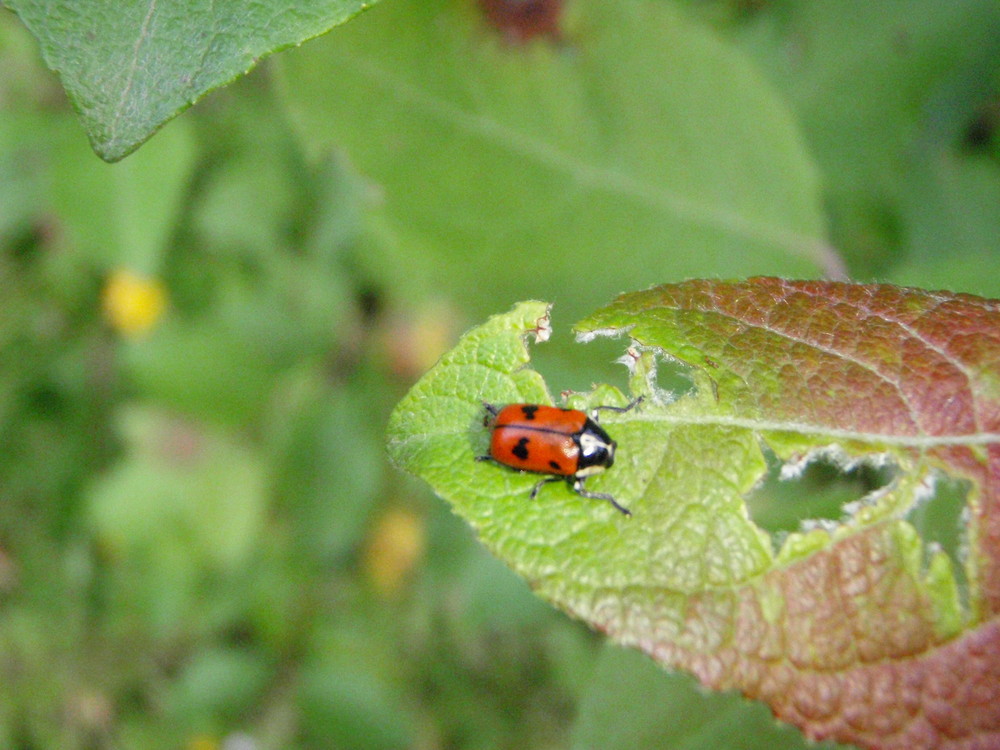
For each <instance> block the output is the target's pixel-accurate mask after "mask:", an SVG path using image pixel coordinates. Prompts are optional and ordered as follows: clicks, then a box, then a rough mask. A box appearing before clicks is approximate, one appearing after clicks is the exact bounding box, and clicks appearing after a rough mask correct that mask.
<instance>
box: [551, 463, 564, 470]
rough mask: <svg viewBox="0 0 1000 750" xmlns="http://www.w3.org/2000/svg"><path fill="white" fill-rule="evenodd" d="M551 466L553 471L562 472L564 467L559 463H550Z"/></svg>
mask: <svg viewBox="0 0 1000 750" xmlns="http://www.w3.org/2000/svg"><path fill="white" fill-rule="evenodd" d="M549 466H551V467H552V470H553V471H562V466H560V465H559V462H558V461H549Z"/></svg>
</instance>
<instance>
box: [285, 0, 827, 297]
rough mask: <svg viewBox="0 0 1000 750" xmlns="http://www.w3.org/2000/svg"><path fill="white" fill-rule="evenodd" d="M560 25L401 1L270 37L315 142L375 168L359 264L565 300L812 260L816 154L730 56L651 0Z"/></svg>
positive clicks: (464, 288)
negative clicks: (560, 30) (307, 38)
mask: <svg viewBox="0 0 1000 750" xmlns="http://www.w3.org/2000/svg"><path fill="white" fill-rule="evenodd" d="M566 24H567V28H566V29H565V33H564V37H565V39H564V42H563V43H562V44H560V45H555V44H545V43H534V44H530V45H525V46H512V45H510V44H507V43H505V42H504V41H503V40H502V39H501V38H500V37H499V36H497V35H495V34H494V33H493V31H492V30H490V29H489V28H488V27H487V25H486V22H485V21H484V20H483V19H482V18H481V17H480V16H479V15H478V14H477V13H476V12H475V11H474V9H473V8H472V4H471V3H468V4H456V3H452V2H447V1H446V0H397V1H396V2H392V3H384V4H382V5H380V6H379V7H377V8H375V9H373V10H372V11H371V12H370V13H367V14H365V16H364V17H362V18H359V19H358V20H357V21H356V22H354V23H352V24H350V26H349V27H347V28H345V29H343V30H342V31H341V32H338V33H337V34H335V35H331V36H329V37H328V38H326V39H324V40H322V41H321V42H319V43H317V44H314V45H310V46H309V47H308V48H306V49H303V50H301V51H297V52H295V53H294V54H290V55H287V56H284V57H283V58H282V60H281V61H280V63H279V65H278V66H277V69H278V71H279V74H281V76H282V80H283V83H284V90H285V95H286V98H287V101H288V103H289V106H290V108H291V110H292V111H293V113H294V115H295V120H296V122H297V123H298V127H299V129H300V131H301V132H302V133H303V136H304V139H305V140H306V141H307V142H308V143H309V144H310V145H311V147H312V150H313V151H314V152H316V153H320V154H324V153H327V152H329V151H330V150H331V149H334V148H345V149H347V151H348V153H349V155H350V160H351V162H352V163H353V164H355V165H356V166H357V167H358V169H359V171H361V172H362V173H363V174H365V175H366V176H368V177H369V178H371V180H372V181H373V182H374V183H375V185H376V186H377V188H378V195H379V198H380V206H381V210H379V211H378V212H377V213H376V218H375V219H374V220H373V226H372V230H371V234H372V237H371V238H370V244H369V245H368V246H366V247H365V248H364V252H363V253H359V261H360V262H361V263H364V264H365V266H366V267H367V269H368V271H369V273H370V274H372V276H373V278H376V279H380V280H382V281H383V282H384V283H385V285H386V286H387V287H390V288H393V289H398V290H400V291H399V294H400V295H401V296H403V295H406V294H410V295H413V296H420V295H428V294H433V295H436V296H440V295H441V294H442V292H443V293H446V294H448V295H449V296H450V297H452V298H453V299H455V300H457V301H458V302H459V303H460V305H461V306H462V307H463V308H464V309H468V310H478V311H482V312H484V313H485V311H486V309H487V308H486V307H485V306H486V305H487V304H490V305H495V304H496V301H497V300H498V299H499V300H501V301H506V300H509V301H511V302H513V301H514V300H517V299H523V298H524V297H525V296H535V297H538V298H549V299H559V300H560V310H561V311H562V312H564V313H569V314H576V315H582V314H583V313H584V312H585V311H586V310H588V309H590V308H591V304H590V300H591V299H594V298H596V299H603V298H607V297H609V296H610V295H612V294H616V293H618V292H619V291H620V290H621V289H622V288H623V287H633V288H641V287H643V286H646V285H648V284H650V283H653V282H654V281H657V280H661V279H662V278H664V277H665V276H669V277H688V276H696V275H706V274H707V275H712V274H722V273H725V274H734V273H737V274H738V273H760V272H762V271H765V272H771V273H788V274H806V275H808V274H814V273H816V272H817V270H818V269H819V268H822V267H825V266H826V265H827V264H828V261H829V258H828V257H827V255H826V246H825V243H824V230H823V217H822V211H821V206H820V202H819V197H818V196H819V184H818V180H817V175H816V171H815V168H814V165H813V163H812V161H811V160H810V158H809V156H808V154H807V153H806V151H805V149H804V148H803V144H802V139H801V137H800V134H799V132H798V130H797V128H796V125H795V123H794V121H793V120H792V118H791V117H790V116H789V113H788V111H787V109H786V108H785V106H784V104H783V102H782V101H781V100H780V99H779V98H778V97H777V96H776V95H775V93H774V92H773V90H772V89H771V88H770V87H769V86H768V85H767V84H766V82H765V81H764V80H763V78H762V77H761V76H760V75H759V74H758V73H757V71H756V69H755V68H754V67H753V65H752V64H751V63H750V62H749V61H748V59H747V58H745V57H743V56H742V55H740V54H739V53H738V52H737V51H736V50H735V49H734V48H733V47H731V46H727V45H725V44H723V43H722V42H720V41H719V40H718V39H717V38H715V37H714V36H712V35H711V34H709V33H708V32H707V31H706V29H705V28H703V27H701V26H699V25H698V24H696V23H693V22H692V21H690V20H688V19H687V18H686V17H685V16H684V15H682V14H681V13H680V12H678V11H677V10H676V9H675V8H672V7H671V6H670V5H668V4H666V3H657V2H650V1H649V0H625V1H624V2H618V3H606V2H599V1H598V0H581V2H578V3H575V4H574V6H573V13H572V14H571V15H570V14H568V15H567V20H566ZM331 70H334V71H336V75H331V74H330V71H331ZM611 260H613V262H609V261H611ZM500 266H502V267H503V269H504V272H503V273H501V274H498V273H497V272H496V269H497V268H498V267H500ZM484 279H488V280H489V284H490V287H491V290H492V294H491V295H490V296H489V302H488V303H487V302H486V298H485V297H484V296H483V295H482V294H481V288H482V284H483V280H484Z"/></svg>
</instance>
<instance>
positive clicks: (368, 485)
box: [270, 376, 383, 565]
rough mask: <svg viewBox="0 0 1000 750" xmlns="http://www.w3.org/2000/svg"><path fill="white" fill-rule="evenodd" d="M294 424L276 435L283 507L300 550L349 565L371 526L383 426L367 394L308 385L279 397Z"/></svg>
mask: <svg viewBox="0 0 1000 750" xmlns="http://www.w3.org/2000/svg"><path fill="white" fill-rule="evenodd" d="M279 403H280V406H281V414H282V415H283V418H284V419H285V420H287V423H286V424H284V425H283V426H282V427H283V430H282V431H283V432H284V434H283V435H275V436H274V437H273V439H272V441H271V445H270V452H271V454H272V455H274V456H275V457H276V460H277V468H276V480H275V491H276V493H277V503H278V506H279V507H280V508H282V509H283V511H284V512H285V513H286V514H287V516H288V518H289V521H290V527H291V528H290V531H291V533H292V534H293V536H294V538H295V539H296V550H297V551H298V552H299V553H302V554H305V555H307V556H308V557H310V558H311V559H313V560H314V561H316V562H318V563H320V564H322V565H331V564H337V563H340V562H343V560H344V559H345V558H346V556H347V554H348V553H349V552H351V551H352V550H353V549H355V548H356V547H357V545H358V543H359V541H360V539H361V536H362V534H363V532H364V531H365V529H366V528H367V525H368V522H369V511H370V509H371V507H372V505H373V503H374V500H375V498H376V494H377V491H378V489H379V487H380V479H381V473H382V464H383V462H382V460H380V453H381V438H382V431H381V424H380V423H374V422H373V421H372V419H371V416H372V413H371V405H370V404H368V403H366V394H365V393H364V392H361V391H359V390H358V389H355V388H341V389H337V390H334V389H331V388H330V387H329V386H328V385H326V384H324V383H322V382H318V379H317V378H315V377H313V376H307V377H301V378H299V379H298V380H297V381H296V382H294V383H293V384H291V386H290V387H289V388H286V389H285V391H284V392H283V393H282V394H281V397H280V402H279Z"/></svg>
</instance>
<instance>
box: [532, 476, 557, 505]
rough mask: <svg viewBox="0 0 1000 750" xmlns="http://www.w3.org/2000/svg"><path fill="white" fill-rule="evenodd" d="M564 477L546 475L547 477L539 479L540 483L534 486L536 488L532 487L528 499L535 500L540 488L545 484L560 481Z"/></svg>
mask: <svg viewBox="0 0 1000 750" xmlns="http://www.w3.org/2000/svg"><path fill="white" fill-rule="evenodd" d="M562 478H563V477H546V478H545V479H541V480H539V481H538V483H537V484H536V485H535V486H534V488H532V490H531V494H530V495H528V499H529V500H534V499H535V495H537V494H538V490H540V489H542V485H543V484H548V483H549V482H558V481H559V480H560V479H562Z"/></svg>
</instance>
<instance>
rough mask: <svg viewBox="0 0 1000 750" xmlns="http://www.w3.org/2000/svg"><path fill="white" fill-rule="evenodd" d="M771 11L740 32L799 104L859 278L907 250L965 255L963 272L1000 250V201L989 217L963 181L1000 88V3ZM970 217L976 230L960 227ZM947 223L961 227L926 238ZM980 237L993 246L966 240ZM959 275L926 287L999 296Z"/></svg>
mask: <svg viewBox="0 0 1000 750" xmlns="http://www.w3.org/2000/svg"><path fill="white" fill-rule="evenodd" d="M768 10H769V12H765V13H757V14H753V15H752V16H751V17H750V19H749V20H748V21H747V22H746V23H744V24H741V25H739V26H737V27H736V28H735V31H736V34H735V37H736V38H737V39H739V40H740V42H741V46H742V48H743V49H744V50H745V51H746V52H747V53H748V54H750V55H751V56H752V57H753V58H754V60H756V61H757V62H758V63H759V64H760V66H761V69H762V70H763V71H765V72H766V73H767V74H768V75H769V76H770V78H771V80H773V81H774V82H775V83H776V85H777V86H778V88H779V89H780V90H781V91H782V93H783V94H784V95H785V97H786V98H787V101H788V103H789V105H790V106H791V107H792V108H793V110H794V111H795V112H796V114H797V116H798V120H799V122H800V123H801V128H802V131H803V133H804V135H805V138H806V139H807V141H808V143H809V145H810V148H811V150H812V153H813V154H815V157H816V160H817V161H818V162H819V164H820V167H821V168H822V170H823V180H824V183H825V189H826V193H827V200H828V203H829V213H830V217H831V227H832V232H833V235H834V240H835V241H836V243H837V244H838V246H839V247H840V248H841V250H842V252H843V253H844V255H845V257H847V259H848V260H849V262H850V264H851V267H852V269H853V270H854V272H855V274H857V275H861V276H864V277H867V276H871V275H877V276H878V277H880V278H885V277H886V274H887V271H889V269H891V266H892V263H893V261H895V260H896V259H897V258H898V256H899V254H900V252H901V251H903V252H906V251H909V252H911V253H912V252H914V251H915V252H916V254H917V255H918V256H919V257H920V258H921V259H922V261H930V260H931V258H932V256H940V255H948V256H958V257H955V262H956V265H957V266H958V267H959V268H963V267H969V266H972V265H975V263H976V262H977V261H978V260H979V259H982V254H983V253H984V252H986V253H990V254H993V255H994V256H995V255H996V254H997V253H998V252H1000V244H998V243H1000V241H998V239H997V237H998V236H1000V235H997V234H996V233H995V232H994V233H993V234H992V235H990V234H989V232H990V230H991V229H992V228H993V227H994V225H995V224H996V223H997V221H998V215H1000V208H997V206H996V204H993V205H988V206H986V207H985V210H984V211H983V212H981V213H979V210H980V209H981V208H983V196H982V195H981V194H979V193H977V192H976V191H969V192H957V191H953V189H952V186H953V185H954V182H955V179H956V177H957V175H956V172H962V171H965V170H966V169H969V170H978V169H979V167H976V166H975V165H974V164H973V165H969V167H967V168H966V167H963V166H961V165H960V164H959V162H960V161H961V160H962V159H963V158H964V157H966V156H967V154H963V153H961V149H962V147H963V140H964V138H965V133H966V130H967V129H968V128H969V127H970V124H971V123H972V122H973V121H974V120H975V118H976V117H977V114H978V113H979V112H980V111H981V109H982V108H983V107H984V105H986V104H987V103H988V102H989V101H991V100H992V99H995V98H996V96H997V90H998V89H997V86H998V68H997V62H996V61H997V59H998V54H1000V35H998V34H997V33H996V29H997V28H1000V5H997V3H995V2H992V0H958V1H957V2H950V3H940V2H936V0H916V1H913V0H889V1H888V2H881V3H879V4H878V5H877V6H876V5H873V4H871V3H866V2H863V1H861V0H847V1H846V2H838V3H815V2H809V1H808V0H805V1H804V2H791V3H783V4H781V5H780V6H770V7H769V8H768ZM993 171H994V173H995V172H996V171H998V170H997V168H996V164H995V163H994V165H993ZM995 179H996V177H995V175H994V177H993V180H995ZM969 187H971V185H970V186H969ZM989 192H993V190H992V189H990V190H989ZM942 198H943V199H944V201H943V203H942V204H940V205H939V203H938V201H940V200H941V199H942ZM966 201H967V204H966V205H964V206H963V205H962V204H963V203H965V202H966ZM960 216H961V217H964V218H965V219H967V220H968V221H969V224H968V226H967V227H965V228H962V227H959V226H957V224H958V222H957V220H958V219H959V217H960ZM937 219H944V220H945V221H944V226H950V225H953V229H954V230H955V231H954V232H953V233H951V232H945V234H946V235H947V236H946V237H944V238H941V237H936V238H935V241H934V243H933V244H931V245H928V244H925V243H924V242H923V240H924V239H926V233H927V232H928V230H929V226H928V222H934V221H935V220H937ZM943 228H944V227H940V229H943ZM970 234H971V235H975V237H976V238H977V239H980V240H981V239H983V238H985V240H986V242H985V244H982V243H981V242H980V243H975V242H973V243H969V244H966V243H965V242H964V240H966V239H972V238H971V237H970V236H969V235H970ZM942 239H943V240H944V241H943V242H941V240H942ZM911 242H912V243H913V244H914V246H913V247H912V248H911V247H908V245H909V244H910V243H911ZM966 254H968V255H969V257H968V258H965V257H964V256H965V255H966ZM977 255H978V256H979V258H977ZM904 262H910V261H909V260H907V261H904ZM914 270H915V271H918V269H914ZM942 270H944V269H942ZM959 274H960V275H954V276H952V277H951V278H953V279H954V282H949V281H948V279H947V277H946V278H945V279H943V280H940V281H934V280H933V278H931V279H930V280H929V281H927V282H926V283H929V284H930V285H932V286H941V285H943V284H944V285H949V286H952V287H953V288H954V286H955V285H956V284H958V283H960V282H965V281H968V282H971V283H972V286H970V287H965V286H960V288H961V290H962V291H972V292H977V291H978V292H983V293H990V292H995V291H996V287H988V286H985V287H984V285H983V284H982V283H976V282H975V279H974V277H972V276H971V275H969V274H965V273H962V272H961V271H960V272H959ZM928 276H929V274H923V275H922V277H921V275H918V273H916V272H913V271H911V272H907V273H905V274H903V275H901V276H900V277H898V278H897V277H894V280H899V281H906V282H915V281H921V282H922V281H923V279H925V278H928Z"/></svg>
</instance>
